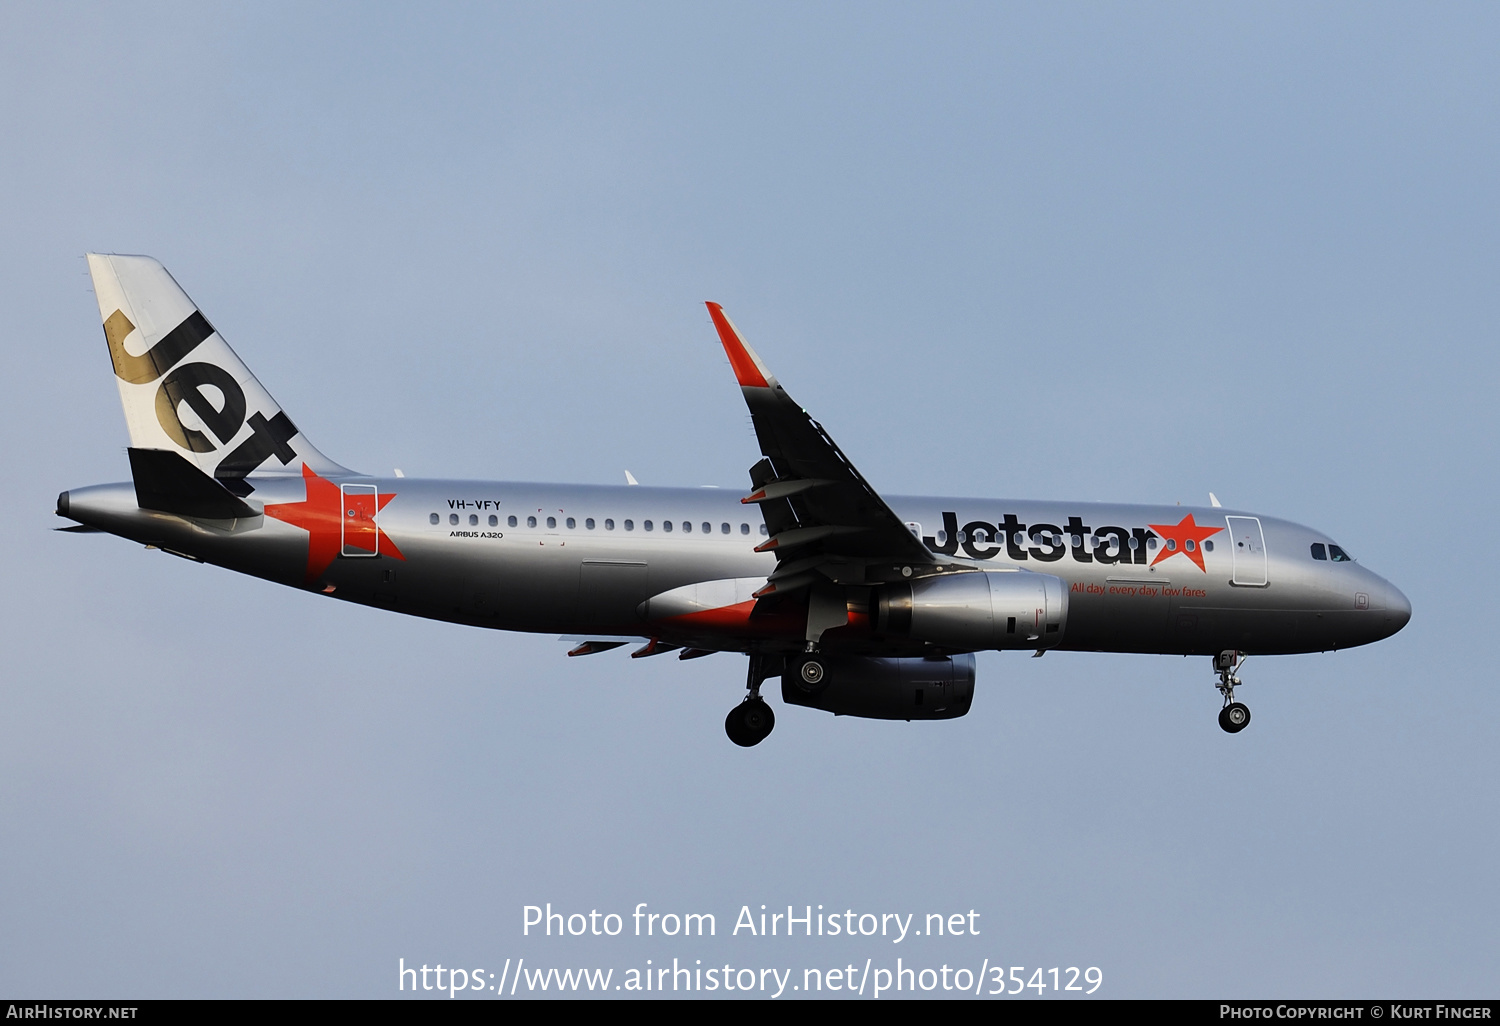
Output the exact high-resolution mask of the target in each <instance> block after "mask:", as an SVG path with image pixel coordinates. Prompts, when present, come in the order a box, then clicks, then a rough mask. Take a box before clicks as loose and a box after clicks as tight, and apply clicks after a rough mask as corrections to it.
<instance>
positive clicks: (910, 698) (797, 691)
mask: <svg viewBox="0 0 1500 1026" xmlns="http://www.w3.org/2000/svg"><path fill="white" fill-rule="evenodd" d="M809 663H811V664H813V665H814V666H816V667H817V670H816V672H812V671H806V668H807V667H808V664H809ZM805 671H806V672H805ZM809 678H813V679H809ZM781 698H782V701H784V702H786V703H787V704H788V705H804V706H807V707H808V708H811V709H822V710H824V711H825V712H831V713H833V714H834V715H835V716H863V717H865V718H867V719H872V720H951V719H954V718H955V717H958V716H962V715H964V714H965V713H967V712H968V711H969V706H970V705H972V704H973V702H974V657H973V656H972V655H956V656H949V657H943V658H940V659H921V658H908V659H890V658H877V657H873V656H838V657H828V656H822V655H818V656H803V657H800V658H796V659H788V660H787V671H786V673H784V674H783V675H782V677H781Z"/></svg>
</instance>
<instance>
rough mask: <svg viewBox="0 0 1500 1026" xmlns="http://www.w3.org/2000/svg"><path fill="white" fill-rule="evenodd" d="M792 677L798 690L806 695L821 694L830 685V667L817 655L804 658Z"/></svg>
mask: <svg viewBox="0 0 1500 1026" xmlns="http://www.w3.org/2000/svg"><path fill="white" fill-rule="evenodd" d="M791 677H792V683H793V684H795V685H796V686H797V690H798V691H801V692H802V693H803V694H804V695H816V694H820V693H821V692H822V691H823V689H824V688H826V687H827V686H828V669H827V667H825V666H824V665H823V662H822V660H820V659H818V658H817V657H816V656H812V657H809V658H807V659H804V660H802V662H801V664H799V665H798V666H797V669H796V672H795V673H793V674H792V675H791Z"/></svg>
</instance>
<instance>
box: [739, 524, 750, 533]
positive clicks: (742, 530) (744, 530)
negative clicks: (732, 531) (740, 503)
mask: <svg viewBox="0 0 1500 1026" xmlns="http://www.w3.org/2000/svg"><path fill="white" fill-rule="evenodd" d="M749 533H750V525H749V524H741V525H740V534H749Z"/></svg>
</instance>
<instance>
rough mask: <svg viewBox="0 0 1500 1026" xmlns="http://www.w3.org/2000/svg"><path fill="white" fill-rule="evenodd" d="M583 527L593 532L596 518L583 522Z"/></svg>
mask: <svg viewBox="0 0 1500 1026" xmlns="http://www.w3.org/2000/svg"><path fill="white" fill-rule="evenodd" d="M583 526H584V527H587V528H588V529H589V530H590V531H592V530H593V529H594V518H593V517H589V518H588V519H587V520H585V521H584V522H583Z"/></svg>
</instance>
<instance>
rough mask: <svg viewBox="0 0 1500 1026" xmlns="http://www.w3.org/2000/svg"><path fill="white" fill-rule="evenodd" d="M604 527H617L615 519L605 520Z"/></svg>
mask: <svg viewBox="0 0 1500 1026" xmlns="http://www.w3.org/2000/svg"><path fill="white" fill-rule="evenodd" d="M604 529H605V530H606V531H613V530H614V529H615V522H614V521H613V520H606V521H604Z"/></svg>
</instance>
